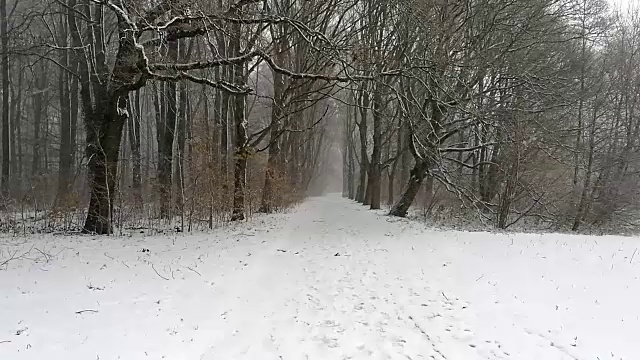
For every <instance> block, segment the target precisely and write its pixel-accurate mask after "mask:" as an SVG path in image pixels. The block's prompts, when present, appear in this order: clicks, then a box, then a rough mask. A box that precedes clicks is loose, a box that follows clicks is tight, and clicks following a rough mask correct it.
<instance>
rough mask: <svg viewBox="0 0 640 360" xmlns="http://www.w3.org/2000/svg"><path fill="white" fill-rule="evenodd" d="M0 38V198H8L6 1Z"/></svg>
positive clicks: (0, 3)
mask: <svg viewBox="0 0 640 360" xmlns="http://www.w3.org/2000/svg"><path fill="white" fill-rule="evenodd" d="M0 38H1V50H2V55H1V57H2V58H1V59H0V62H1V65H0V67H2V69H0V71H1V72H2V178H1V179H0V183H1V184H2V185H1V186H2V188H1V190H0V198H7V197H8V196H9V170H10V168H9V157H10V154H9V19H7V1H6V0H0Z"/></svg>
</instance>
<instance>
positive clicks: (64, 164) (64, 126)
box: [56, 32, 73, 205]
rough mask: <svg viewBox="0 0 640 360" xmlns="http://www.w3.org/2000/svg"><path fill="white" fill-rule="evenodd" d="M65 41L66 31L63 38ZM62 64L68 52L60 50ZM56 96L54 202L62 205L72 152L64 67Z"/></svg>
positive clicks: (68, 90) (65, 61)
mask: <svg viewBox="0 0 640 360" xmlns="http://www.w3.org/2000/svg"><path fill="white" fill-rule="evenodd" d="M64 40H65V41H66V32H65V39H64ZM60 58H61V59H60V62H61V64H62V66H64V67H68V66H69V65H70V64H69V63H70V61H69V53H68V51H67V50H62V52H61V55H60ZM59 71H60V73H59V77H58V96H59V98H60V153H59V156H58V193H57V195H56V202H57V203H58V205H63V204H64V202H65V200H66V197H67V194H68V192H69V184H70V181H71V166H72V163H73V152H72V150H71V143H72V141H71V96H72V95H71V88H70V81H69V80H70V79H69V77H70V75H69V73H68V72H67V70H66V69H65V68H60V69H59Z"/></svg>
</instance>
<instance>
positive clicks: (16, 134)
mask: <svg viewBox="0 0 640 360" xmlns="http://www.w3.org/2000/svg"><path fill="white" fill-rule="evenodd" d="M22 79H23V76H22V71H18V86H17V89H16V91H15V97H14V98H13V99H12V106H13V113H12V114H11V124H10V130H9V136H10V139H9V142H10V148H9V152H10V153H11V158H10V159H9V161H10V163H11V169H10V171H9V182H10V183H11V184H12V187H13V186H15V184H16V180H18V181H17V182H18V183H19V179H20V178H21V177H22V174H21V168H22V165H20V164H21V163H22V151H21V150H20V145H21V143H20V123H21V121H20V118H21V116H22Z"/></svg>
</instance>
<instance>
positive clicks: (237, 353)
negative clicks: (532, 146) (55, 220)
mask: <svg viewBox="0 0 640 360" xmlns="http://www.w3.org/2000/svg"><path fill="white" fill-rule="evenodd" d="M7 241H10V242H11V244H3V242H4V243H6V242H7ZM639 247H640V241H639V240H638V239H637V238H624V237H587V236H568V235H515V234H505V235H497V234H490V233H465V232H452V231H447V232H445V231H436V230H430V229H427V228H425V226H424V225H421V224H418V223H414V222H410V221H407V220H398V219H390V218H388V217H386V216H383V213H376V212H371V211H367V210H365V208H364V207H362V206H360V205H357V204H354V203H351V202H349V201H347V200H343V199H341V198H340V197H338V196H335V195H331V196H327V197H323V198H314V199H310V200H308V201H307V202H305V203H304V204H303V205H301V206H300V207H299V208H297V209H296V210H295V211H294V212H292V213H291V214H286V215H275V216H269V217H261V218H257V219H255V220H253V221H251V222H249V223H247V224H240V225H237V226H235V227H230V228H225V229H222V230H218V231H216V232H213V233H211V234H207V235H174V236H164V237H162V236H161V237H153V238H152V237H142V236H136V237H131V238H91V237H62V236H46V237H43V238H40V239H37V238H33V239H29V240H28V241H27V242H24V240H20V239H10V240H7V239H4V240H3V239H0V249H4V250H3V252H2V253H0V263H1V262H2V261H1V260H2V258H3V256H5V255H6V254H7V252H9V253H12V252H13V251H16V250H22V251H23V252H24V251H26V250H30V249H31V252H30V253H29V255H28V256H27V258H25V259H21V260H14V261H12V262H11V263H9V264H8V265H7V268H6V269H0V359H2V360H5V359H6V360H13V359H38V360H39V359H47V360H53V359H65V360H76V359H77V360H80V359H83V360H84V359H91V360H93V359H100V360H105V359H170V360H180V359H185V360H192V359H196V360H197V359H202V360H226V359H229V360H236V359H260V360H263V359H264V360H269V359H284V360H289V359H319V360H320V359H340V360H341V359H414V360H415V359H435V360H442V359H447V360H456V359H459V360H474V359H531V360H534V359H541V360H565V359H566V360H575V359H579V360H583V359H584V360H586V359H593V360H596V359H600V360H605V359H616V360H618V359H625V360H626V359H629V360H632V359H638V358H640V341H639V340H640V337H639V335H638V334H640V318H639V317H640V309H639V308H638V306H637V301H638V299H639V298H640V280H639V276H640V254H636V252H637V249H638V248H639ZM25 249H26V250H25ZM147 250H148V251H147ZM44 254H46V256H45V255H44ZM49 255H51V256H49ZM34 260H37V261H34Z"/></svg>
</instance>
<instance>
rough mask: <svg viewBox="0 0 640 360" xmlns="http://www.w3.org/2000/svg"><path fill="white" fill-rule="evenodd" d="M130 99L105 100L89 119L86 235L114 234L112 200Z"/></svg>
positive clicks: (123, 97) (84, 230)
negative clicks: (128, 100) (89, 192)
mask: <svg viewBox="0 0 640 360" xmlns="http://www.w3.org/2000/svg"><path fill="white" fill-rule="evenodd" d="M126 103H127V97H126V96H121V97H117V98H115V97H111V98H109V99H105V100H103V101H102V104H104V105H103V106H99V107H98V110H103V111H96V112H95V116H94V117H93V118H86V120H85V126H86V131H87V156H88V158H89V164H88V176H89V186H90V189H91V199H90V201H89V210H88V213H87V219H86V221H85V224H84V229H83V232H85V233H92V234H100V235H102V234H105V235H107V234H111V233H112V232H113V229H112V225H111V220H112V218H113V201H114V199H115V194H116V184H117V175H118V174H117V171H118V156H119V152H120V140H121V138H122V129H123V128H124V123H125V120H126V117H127V112H126V106H127V105H126Z"/></svg>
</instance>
